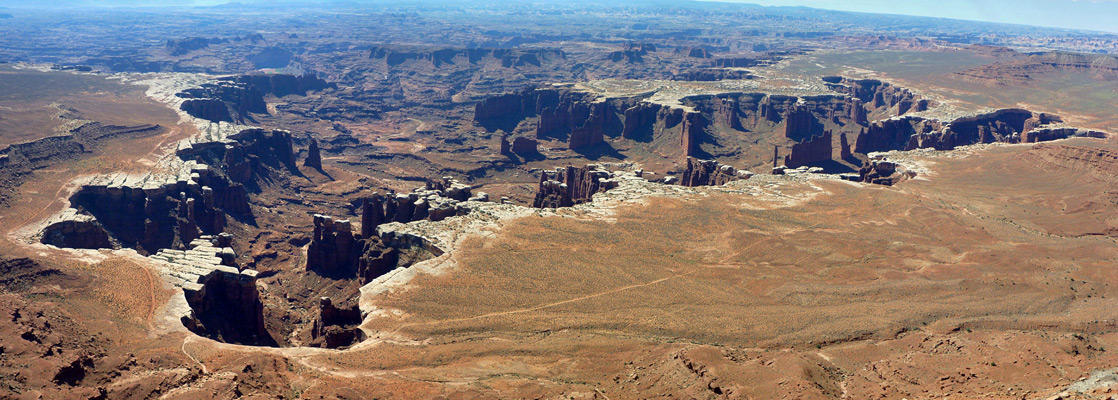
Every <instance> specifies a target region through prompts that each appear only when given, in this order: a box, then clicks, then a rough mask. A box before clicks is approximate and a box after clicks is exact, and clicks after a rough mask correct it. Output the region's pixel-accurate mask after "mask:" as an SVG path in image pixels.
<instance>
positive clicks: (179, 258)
mask: <svg viewBox="0 0 1118 400" xmlns="http://www.w3.org/2000/svg"><path fill="white" fill-rule="evenodd" d="M223 240H224V241H228V237H224V238H218V237H209V236H207V237H202V238H199V239H198V240H195V241H193V242H192V243H191V245H190V248H189V249H187V250H163V251H161V252H160V253H159V254H156V255H155V256H153V257H152V258H153V259H156V260H160V261H164V262H166V263H168V264H170V265H171V267H170V268H169V272H168V274H170V275H173V278H174V279H173V280H174V281H175V282H181V283H178V286H180V287H182V290H183V294H184V295H185V297H186V302H187V304H189V305H190V308H191V313H190V314H189V315H187V316H184V317H182V323H183V325H184V326H186V328H187V329H190V331H192V332H194V333H197V334H199V335H201V336H206V337H209V338H211V339H215V340H218V341H222V342H226V343H236V344H245V345H254V346H276V345H277V342H276V340H275V339H273V338H272V337H271V335H270V334H269V333H268V331H267V330H266V329H265V326H264V305H263V303H262V302H261V301H260V293H259V291H257V289H256V271H254V270H243V271H240V270H238V269H237V268H236V267H235V266H230V265H225V264H226V263H228V261H227V260H229V259H230V257H225V256H223V255H225V254H231V253H232V249H231V248H228V247H219V244H218V243H217V242H218V241H223ZM224 244H228V243H224Z"/></svg>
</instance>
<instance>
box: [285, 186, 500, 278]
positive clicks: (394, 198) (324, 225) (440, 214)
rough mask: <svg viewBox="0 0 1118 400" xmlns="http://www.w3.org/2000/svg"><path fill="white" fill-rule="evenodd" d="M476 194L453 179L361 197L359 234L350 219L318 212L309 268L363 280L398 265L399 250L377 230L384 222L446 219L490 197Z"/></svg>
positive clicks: (308, 259)
mask: <svg viewBox="0 0 1118 400" xmlns="http://www.w3.org/2000/svg"><path fill="white" fill-rule="evenodd" d="M487 200H488V196H487V195H485V194H484V193H479V195H478V196H473V194H472V193H471V190H470V187H469V186H466V185H463V184H460V183H458V182H457V181H456V180H454V179H450V178H443V179H437V180H436V179H433V180H429V181H428V182H427V185H426V187H424V188H419V189H416V190H415V191H413V192H412V193H408V194H394V195H388V196H383V195H380V194H376V195H373V196H370V197H367V198H365V199H363V200H362V204H361V231H360V233H354V231H353V224H352V223H350V221H349V220H334V219H333V218H331V217H328V216H323V215H315V216H314V235H313V238H312V240H311V243H310V246H309V247H308V248H307V265H306V268H307V269H308V270H311V271H316V272H319V273H321V274H322V275H324V276H330V277H335V278H354V277H356V278H358V279H360V280H361V282H363V283H368V282H370V281H372V280H373V279H376V278H377V277H379V276H381V275H383V274H385V273H387V272H389V271H391V270H392V269H395V268H396V264H397V261H398V260H399V257H400V254H399V251H397V249H395V248H392V247H389V246H387V245H386V244H385V243H384V242H383V241H382V240H381V238H380V237H379V236H378V234H377V227H379V226H380V225H382V224H386V223H391V222H399V223H408V222H412V221H419V220H430V221H441V220H443V219H446V218H449V217H452V216H455V215H460V214H464V213H466V212H469V210H468V209H466V208H463V207H459V206H458V205H459V203H461V202H465V201H487Z"/></svg>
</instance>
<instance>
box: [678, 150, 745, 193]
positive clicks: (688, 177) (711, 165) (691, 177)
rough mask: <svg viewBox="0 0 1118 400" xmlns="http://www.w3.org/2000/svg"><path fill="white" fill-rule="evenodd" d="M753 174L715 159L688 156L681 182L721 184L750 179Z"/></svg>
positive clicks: (695, 184) (706, 184) (690, 184)
mask: <svg viewBox="0 0 1118 400" xmlns="http://www.w3.org/2000/svg"><path fill="white" fill-rule="evenodd" d="M752 175H753V174H752V173H750V172H749V171H744V170H743V171H739V170H737V169H735V168H734V167H731V166H729V165H724V164H721V163H718V162H717V161H713V160H699V159H696V158H693V157H687V166H686V167H684V169H683V174H682V175H681V176H680V179H679V184H680V185H683V186H692V187H694V186H719V185H724V184H726V183H729V182H732V181H736V180H739V179H749V178H750V177H751V176H752Z"/></svg>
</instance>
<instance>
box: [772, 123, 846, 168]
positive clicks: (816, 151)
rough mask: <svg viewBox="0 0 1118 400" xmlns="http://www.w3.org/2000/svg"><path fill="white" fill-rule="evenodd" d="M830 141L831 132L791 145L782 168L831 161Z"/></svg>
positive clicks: (831, 149)
mask: <svg viewBox="0 0 1118 400" xmlns="http://www.w3.org/2000/svg"><path fill="white" fill-rule="evenodd" d="M844 137H845V136H844ZM831 140H832V135H831V131H824V132H823V134H822V135H820V136H814V137H811V138H810V139H807V140H804V141H802V142H799V143H796V144H794V145H792V151H791V152H789V153H788V154H787V155H785V156H784V166H786V167H788V168H798V167H801V166H804V165H812V164H818V163H821V162H824V161H828V160H831V159H832V158H831V154H832V152H833V148H832V146H831Z"/></svg>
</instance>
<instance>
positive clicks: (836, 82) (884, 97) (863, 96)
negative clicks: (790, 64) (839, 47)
mask: <svg viewBox="0 0 1118 400" xmlns="http://www.w3.org/2000/svg"><path fill="white" fill-rule="evenodd" d="M823 81H824V82H826V85H827V88H828V89H831V90H833V91H836V92H839V93H843V94H847V95H850V96H852V97H854V98H856V99H858V100H859V101H861V102H863V103H867V105H868V106H869V107H871V108H874V109H888V110H892V111H894V114H893V115H897V116H901V115H904V114H907V113H909V112H920V111H925V110H927V109H928V108H929V107H931V106H932V103H931V101H929V100H927V99H921V98H920V96H919V95H917V94H916V93H913V92H912V91H910V90H908V89H905V88H902V87H898V86H893V85H891V84H889V83H886V82H882V81H879V80H877V79H851V78H846V77H840V76H827V77H823ZM863 118H864V117H863ZM863 121H864V120H863ZM863 123H864V122H863Z"/></svg>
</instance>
